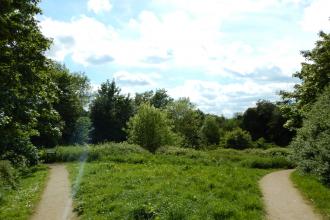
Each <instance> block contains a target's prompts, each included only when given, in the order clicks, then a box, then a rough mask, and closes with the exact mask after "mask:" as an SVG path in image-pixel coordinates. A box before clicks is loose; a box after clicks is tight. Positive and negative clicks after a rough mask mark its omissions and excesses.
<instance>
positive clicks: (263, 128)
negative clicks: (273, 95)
mask: <svg viewBox="0 0 330 220" xmlns="http://www.w3.org/2000/svg"><path fill="white" fill-rule="evenodd" d="M285 121H286V120H285V118H284V116H283V115H282V113H281V112H280V109H279V108H278V106H276V105H275V104H273V103H271V102H269V101H265V100H261V101H258V102H257V107H254V108H248V109H247V110H246V111H245V112H244V114H243V120H242V128H243V129H245V130H247V131H248V132H250V134H251V136H252V139H253V140H254V141H256V140H257V139H259V138H264V139H265V140H266V141H268V142H274V143H276V144H278V145H280V146H286V145H288V144H289V142H290V141H291V139H292V136H293V134H294V133H293V132H292V131H290V130H288V129H287V128H284V123H285Z"/></svg>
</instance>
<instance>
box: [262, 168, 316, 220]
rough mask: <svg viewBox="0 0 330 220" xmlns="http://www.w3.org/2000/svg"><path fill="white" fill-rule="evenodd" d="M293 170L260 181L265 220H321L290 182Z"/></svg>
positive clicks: (274, 173) (277, 173)
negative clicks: (264, 206) (265, 212)
mask: <svg viewBox="0 0 330 220" xmlns="http://www.w3.org/2000/svg"><path fill="white" fill-rule="evenodd" d="M292 171H293V170H283V171H277V172H273V173H270V174H268V175H266V176H265V177H263V178H262V179H261V181H260V186H261V190H262V193H263V195H264V202H265V205H266V211H267V219H270V220H275V219H276V220H286V219H288V220H304V219H306V220H318V219H322V218H321V217H320V216H319V215H318V214H315V213H314V212H313V209H312V207H311V206H310V205H308V204H307V203H306V201H305V200H304V199H303V198H302V196H301V195H300V193H299V192H298V190H297V189H296V188H295V187H294V186H293V184H292V182H291V180H290V174H291V172H292Z"/></svg>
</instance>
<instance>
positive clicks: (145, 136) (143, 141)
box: [126, 104, 175, 153]
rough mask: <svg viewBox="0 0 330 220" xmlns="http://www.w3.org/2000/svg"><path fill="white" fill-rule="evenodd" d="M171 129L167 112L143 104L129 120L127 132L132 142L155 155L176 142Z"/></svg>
mask: <svg viewBox="0 0 330 220" xmlns="http://www.w3.org/2000/svg"><path fill="white" fill-rule="evenodd" d="M171 129H172V125H171V122H170V120H169V119H168V118H167V115H166V113H165V112H163V111H161V110H160V109H157V108H155V107H154V106H151V105H150V104H142V105H141V106H140V108H139V110H138V112H137V113H136V115H134V116H133V117H132V118H131V119H130V120H129V122H128V126H127V130H126V131H127V133H128V137H129V138H128V140H129V141H130V142H132V143H135V144H139V145H140V146H142V147H143V148H145V149H147V150H149V151H150V152H152V153H154V152H155V151H156V150H157V149H158V148H159V147H161V146H164V145H167V144H173V143H174V142H175V134H174V133H173V132H172V130H171Z"/></svg>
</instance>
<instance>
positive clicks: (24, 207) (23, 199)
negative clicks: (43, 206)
mask: <svg viewBox="0 0 330 220" xmlns="http://www.w3.org/2000/svg"><path fill="white" fill-rule="evenodd" d="M0 166H1V165H0ZM47 174H48V169H47V167H46V166H37V167H31V168H29V169H28V170H26V171H25V172H24V175H22V174H21V175H20V176H19V180H20V181H19V182H18V183H17V184H16V187H15V188H14V189H8V188H7V189H6V190H5V191H3V199H2V201H0V203H1V205H0V219H12V220H21V219H29V218H30V216H31V214H32V212H33V210H34V209H35V207H36V205H37V203H38V201H39V199H40V196H41V194H42V192H43V189H44V186H45V185H46V182H47ZM0 193H1V191H0Z"/></svg>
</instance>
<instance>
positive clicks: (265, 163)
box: [241, 157, 294, 169]
mask: <svg viewBox="0 0 330 220" xmlns="http://www.w3.org/2000/svg"><path fill="white" fill-rule="evenodd" d="M241 165H242V166H244V167H249V168H259V169H276V168H284V169H288V168H293V167H294V164H293V163H291V162H290V161H289V160H288V159H287V158H285V157H274V158H260V157H255V158H249V159H246V160H243V161H242V162H241Z"/></svg>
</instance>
